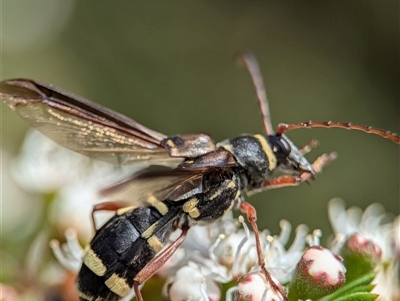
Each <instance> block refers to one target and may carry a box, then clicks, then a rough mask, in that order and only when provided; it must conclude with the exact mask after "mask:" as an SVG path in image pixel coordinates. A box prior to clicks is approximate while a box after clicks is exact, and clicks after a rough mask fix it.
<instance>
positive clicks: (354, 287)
mask: <svg viewBox="0 0 400 301" xmlns="http://www.w3.org/2000/svg"><path fill="white" fill-rule="evenodd" d="M375 275H376V274H375V273H374V272H372V273H369V274H366V275H364V276H362V277H360V278H358V279H355V280H353V281H351V282H348V283H346V284H344V285H343V286H342V287H341V288H339V289H338V290H337V291H335V292H333V293H332V294H330V295H328V296H325V297H323V298H321V299H319V301H337V300H339V298H342V297H345V298H347V297H348V296H351V295H352V294H357V293H366V294H368V295H370V296H372V294H370V293H369V292H370V291H371V289H372V288H373V285H371V282H372V280H374V278H375ZM346 300H347V299H346ZM352 300H353V299H352ZM354 300H356V299H354ZM363 300H364V299H363ZM366 300H375V299H366Z"/></svg>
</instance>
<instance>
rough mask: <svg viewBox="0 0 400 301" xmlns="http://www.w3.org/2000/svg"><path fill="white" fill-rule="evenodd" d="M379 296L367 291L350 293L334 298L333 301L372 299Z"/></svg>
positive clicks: (369, 300) (365, 300)
mask: <svg viewBox="0 0 400 301" xmlns="http://www.w3.org/2000/svg"><path fill="white" fill-rule="evenodd" d="M378 297H379V295H377V294H371V293H368V292H358V293H351V294H349V295H347V296H343V297H339V298H337V299H334V300H335V301H374V300H376V299H377V298H378Z"/></svg>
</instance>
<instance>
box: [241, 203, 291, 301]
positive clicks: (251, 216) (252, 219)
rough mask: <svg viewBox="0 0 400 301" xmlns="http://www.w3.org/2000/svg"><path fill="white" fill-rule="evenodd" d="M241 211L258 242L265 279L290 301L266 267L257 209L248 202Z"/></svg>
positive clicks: (259, 257) (259, 258) (258, 253)
mask: <svg viewBox="0 0 400 301" xmlns="http://www.w3.org/2000/svg"><path fill="white" fill-rule="evenodd" d="M239 209H240V210H241V211H242V212H243V213H246V215H247V220H248V221H249V223H250V225H251V227H252V228H253V232H254V237H255V240H256V249H257V257H258V265H259V266H260V268H261V272H262V273H263V275H264V276H265V279H266V280H267V282H268V283H269V285H270V286H271V287H272V289H273V290H274V291H276V292H278V293H279V294H280V295H282V297H283V300H285V301H287V300H288V299H287V297H286V295H285V293H284V292H283V291H282V290H281V289H280V288H279V287H278V285H277V284H276V283H275V282H274V280H273V279H272V278H271V274H270V273H269V272H268V271H267V268H266V267H265V261H264V255H263V251H262V248H261V241H260V233H259V232H258V227H257V223H256V221H257V213H256V209H255V208H254V207H253V206H252V205H251V204H249V203H247V202H242V203H241V204H240V207H239Z"/></svg>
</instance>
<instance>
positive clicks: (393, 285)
mask: <svg viewBox="0 0 400 301" xmlns="http://www.w3.org/2000/svg"><path fill="white" fill-rule="evenodd" d="M388 217H389V216H388V214H387V213H385V210H384V208H383V206H382V205H380V204H372V205H370V206H368V208H367V209H366V210H365V211H364V212H362V210H361V209H360V208H357V207H352V208H349V209H347V210H346V209H345V205H344V202H343V201H342V200H340V199H333V200H331V202H330V204H329V218H330V221H331V224H332V227H333V229H334V232H335V238H334V240H333V242H332V250H333V251H334V252H339V250H340V249H341V248H342V246H343V244H344V242H345V240H346V239H347V238H348V237H350V236H352V235H353V234H355V233H357V235H359V236H361V237H363V239H366V240H369V241H371V242H372V243H374V244H375V245H376V246H377V247H378V249H380V250H381V251H382V260H381V262H380V263H378V266H377V268H376V271H377V276H376V277H375V279H374V282H373V283H374V284H376V286H375V288H374V289H373V290H372V293H376V294H379V298H378V299H377V300H380V301H390V300H396V298H400V288H399V285H400V283H399V280H398V279H399V275H398V269H399V261H400V252H399V250H400V248H399V246H400V217H399V216H398V217H397V218H396V219H395V221H394V222H388V219H389V218H388Z"/></svg>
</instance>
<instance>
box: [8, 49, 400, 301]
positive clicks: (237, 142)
mask: <svg viewBox="0 0 400 301" xmlns="http://www.w3.org/2000/svg"><path fill="white" fill-rule="evenodd" d="M238 58H239V60H240V61H241V62H242V63H244V65H245V66H246V68H247V70H248V71H249V73H250V75H251V78H252V81H253V84H254V86H255V89H256V93H257V98H258V102H259V106H260V111H261V115H262V119H263V123H264V130H265V133H264V134H257V135H250V134H244V135H241V136H239V137H236V138H232V139H227V140H224V141H222V142H220V143H217V144H214V143H213V141H212V140H211V138H210V137H209V136H207V135H205V134H188V135H177V136H166V135H163V134H161V133H158V132H156V131H153V130H151V129H148V128H146V127H145V126H143V125H141V124H139V123H137V122H135V121H133V120H132V119H130V118H128V117H126V116H124V115H121V114H119V113H116V112H114V111H112V110H110V109H108V108H105V107H102V106H100V105H98V104H95V103H93V102H90V101H89V100H87V99H84V98H82V97H79V96H76V95H73V94H71V93H68V92H65V91H63V90H61V89H59V88H57V87H55V86H53V85H49V84H43V83H39V82H37V81H33V80H26V79H14V80H6V81H3V82H2V83H1V93H0V96H1V98H2V99H3V100H4V102H5V103H6V104H8V105H9V106H10V107H11V109H13V110H14V111H16V113H17V114H19V115H20V116H21V117H22V118H23V119H25V120H26V121H27V122H28V123H30V125H31V126H33V127H34V128H36V129H38V130H39V131H41V132H42V133H44V134H45V135H47V136H48V137H50V138H51V139H53V140H54V141H55V142H57V143H59V144H60V145H62V146H64V147H66V148H69V149H71V150H74V151H76V152H78V153H81V154H84V155H87V156H89V157H92V158H96V159H99V160H103V161H106V162H110V163H114V164H138V165H140V164H142V165H146V166H148V165H163V166H164V168H158V169H156V170H154V169H144V170H142V171H140V172H138V173H135V174H133V175H132V176H130V177H129V178H127V179H126V180H124V181H122V182H119V183H115V184H113V185H111V186H109V187H107V188H105V189H104V190H102V191H101V194H102V195H104V196H110V197H111V198H112V199H113V200H115V202H111V201H110V202H105V203H101V204H98V205H96V206H95V207H94V208H93V213H94V212H96V211H98V210H111V211H115V213H116V214H115V215H114V216H113V217H112V218H111V219H110V220H109V221H108V222H107V223H106V224H105V225H104V226H102V227H101V228H100V229H98V230H97V232H96V234H95V236H94V238H93V240H92V241H91V243H90V245H89V246H88V247H87V248H86V251H85V253H84V256H83V264H82V267H81V270H80V272H79V274H78V277H77V280H76V283H77V290H78V295H79V298H80V300H90V301H94V300H96V301H101V300H109V301H114V300H115V301H116V300H119V299H121V298H122V297H124V296H126V295H127V294H128V293H129V292H130V291H131V290H132V289H133V290H134V291H135V294H136V298H137V299H138V300H142V296H141V294H140V291H139V285H141V284H143V283H144V282H145V281H146V280H147V279H148V278H150V277H151V276H152V275H153V274H154V273H155V272H156V271H157V270H158V269H159V268H160V267H161V266H162V265H163V264H164V263H165V262H166V261H167V260H168V259H169V258H170V257H171V256H172V254H173V253H174V251H175V250H177V249H178V248H179V246H180V245H181V244H182V242H183V240H184V238H185V236H186V234H187V231H188V230H189V228H190V227H191V226H192V225H195V224H208V223H211V222H214V221H216V220H218V219H220V218H221V217H222V216H223V215H224V214H225V212H227V211H228V210H230V209H231V208H236V209H239V210H241V211H242V212H244V213H245V214H246V215H247V219H248V221H249V223H250V224H251V226H252V228H253V231H254V234H255V240H256V249H257V255H258V265H259V267H260V269H261V271H262V273H263V274H264V276H265V278H266V280H267V281H268V283H269V284H270V286H271V287H272V289H274V290H275V291H277V292H279V293H280V294H281V295H282V297H283V299H284V300H287V297H286V295H285V294H284V292H283V291H281V290H280V289H279V287H278V286H277V285H276V284H275V283H274V281H273V280H272V279H271V276H270V274H269V273H268V271H267V269H266V268H265V264H264V259H263V258H264V257H263V254H262V253H263V252H262V248H261V244H260V237H259V232H258V229H257V224H256V211H255V209H254V207H253V206H252V205H250V204H249V203H247V202H246V201H245V200H244V199H243V195H242V194H244V192H246V193H250V194H251V193H255V192H259V191H264V190H267V189H270V188H277V187H283V186H291V185H292V186H293V185H298V184H299V183H301V182H304V181H309V180H312V179H313V178H314V176H315V175H316V173H318V172H319V171H320V170H321V168H322V167H323V166H324V165H326V164H327V163H328V162H329V161H331V160H332V159H334V155H333V154H331V155H327V154H325V155H322V156H321V157H319V158H318V159H317V160H316V161H315V162H314V163H312V164H310V163H309V162H308V161H307V159H306V158H305V157H304V156H303V155H304V154H305V153H307V152H308V151H309V148H310V145H307V146H305V147H303V148H297V147H296V146H295V145H294V144H293V143H292V142H291V141H290V140H289V139H288V138H287V137H286V136H285V135H284V133H285V132H287V131H289V130H293V129H299V128H313V127H327V128H332V127H338V128H346V129H352V130H360V131H364V132H367V133H372V134H377V135H379V136H382V137H384V138H388V139H390V140H392V141H393V142H395V143H397V144H400V136H398V135H396V134H393V133H390V132H387V131H383V130H380V129H376V128H373V127H370V126H362V125H356V124H351V123H339V122H330V121H329V122H311V121H309V122H303V123H297V124H280V125H279V126H278V129H277V131H276V132H274V131H273V128H272V125H271V120H270V113H269V108H268V102H267V96H266V92H265V88H264V84H263V80H262V76H261V73H260V70H259V67H258V63H257V61H256V59H255V57H254V56H253V55H252V54H250V53H240V54H238ZM277 169H279V170H285V171H286V172H287V173H288V174H287V175H281V176H277V177H271V175H272V173H273V172H274V171H275V170H277ZM93 213H92V218H93ZM177 228H180V229H181V230H182V232H181V234H180V236H179V238H178V239H176V240H175V241H174V242H172V243H171V244H170V245H167V246H165V244H166V243H167V240H168V237H169V235H170V234H171V232H172V231H174V230H175V229H177Z"/></svg>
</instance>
